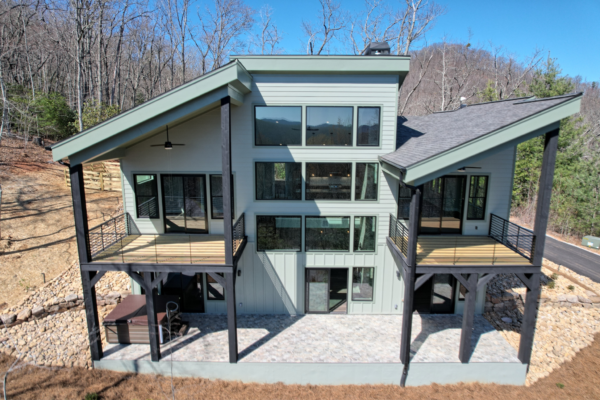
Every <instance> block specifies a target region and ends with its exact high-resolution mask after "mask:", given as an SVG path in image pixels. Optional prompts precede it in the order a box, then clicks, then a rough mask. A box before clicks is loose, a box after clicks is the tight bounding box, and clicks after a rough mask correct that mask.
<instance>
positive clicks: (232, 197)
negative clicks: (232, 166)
mask: <svg viewBox="0 0 600 400" xmlns="http://www.w3.org/2000/svg"><path fill="white" fill-rule="evenodd" d="M213 176H220V177H221V190H223V189H222V188H223V183H222V179H223V174H209V175H208V186H209V187H210V193H209V196H210V219H223V217H215V209H214V208H213V197H220V198H223V195H221V196H213V186H212V177H213ZM234 193H235V181H234V178H233V174H231V217H232V218H233V219H235V196H234Z"/></svg>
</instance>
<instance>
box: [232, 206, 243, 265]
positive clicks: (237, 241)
mask: <svg viewBox="0 0 600 400" xmlns="http://www.w3.org/2000/svg"><path fill="white" fill-rule="evenodd" d="M244 237H246V218H245V216H244V213H242V215H240V217H239V218H238V220H237V221H236V222H235V224H233V238H232V239H233V254H234V255H235V254H236V253H237V250H238V249H239V247H240V246H241V244H242V241H243V240H244Z"/></svg>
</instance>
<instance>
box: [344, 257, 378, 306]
mask: <svg viewBox="0 0 600 400" xmlns="http://www.w3.org/2000/svg"><path fill="white" fill-rule="evenodd" d="M354 268H371V269H372V270H373V294H372V297H371V299H355V298H354V290H353V289H354V286H353V285H354ZM375 270H376V268H375V267H357V266H354V267H352V268H351V269H350V291H351V292H352V295H351V296H350V298H351V300H352V301H361V302H369V301H370V302H371V303H374V302H375Z"/></svg>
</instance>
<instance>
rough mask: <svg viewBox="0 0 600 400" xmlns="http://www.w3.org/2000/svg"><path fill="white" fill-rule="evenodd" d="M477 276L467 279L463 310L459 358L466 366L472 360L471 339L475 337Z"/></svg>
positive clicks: (473, 275)
mask: <svg viewBox="0 0 600 400" xmlns="http://www.w3.org/2000/svg"><path fill="white" fill-rule="evenodd" d="M477 275H478V274H471V275H469V277H468V278H467V283H468V286H467V287H466V288H467V293H466V294H465V308H464V309H463V317H462V331H461V333H460V349H459V350H458V358H459V359H460V362H461V363H463V364H466V363H468V362H469V359H470V358H471V338H472V336H473V319H474V318H475V302H476V301H477Z"/></svg>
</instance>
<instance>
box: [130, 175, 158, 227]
mask: <svg viewBox="0 0 600 400" xmlns="http://www.w3.org/2000/svg"><path fill="white" fill-rule="evenodd" d="M133 180H134V191H135V207H136V210H137V217H138V218H158V185H157V183H156V182H157V179H156V175H133Z"/></svg>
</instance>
